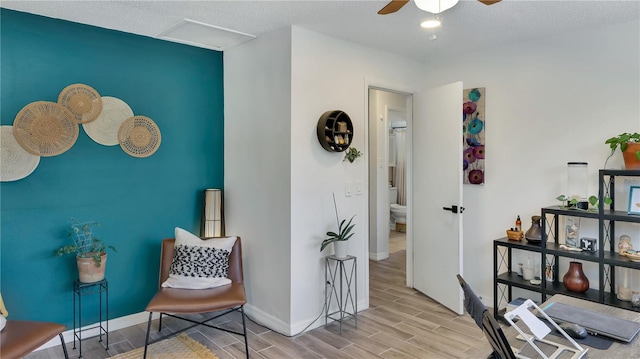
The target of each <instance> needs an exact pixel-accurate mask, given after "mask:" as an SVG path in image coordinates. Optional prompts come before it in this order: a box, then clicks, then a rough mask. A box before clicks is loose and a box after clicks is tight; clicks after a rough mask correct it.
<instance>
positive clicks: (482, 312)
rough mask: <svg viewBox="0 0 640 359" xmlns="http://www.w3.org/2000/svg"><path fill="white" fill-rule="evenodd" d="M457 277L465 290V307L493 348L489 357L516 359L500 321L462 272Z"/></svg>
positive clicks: (493, 358) (492, 358)
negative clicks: (483, 302) (495, 317)
mask: <svg viewBox="0 0 640 359" xmlns="http://www.w3.org/2000/svg"><path fill="white" fill-rule="evenodd" d="M456 277H458V282H460V286H461V287H462V290H463V291H464V308H465V309H466V310H467V312H468V313H469V315H470V316H471V318H473V320H475V322H476V324H477V325H478V327H480V329H482V332H483V333H484V336H485V337H486V338H487V340H488V341H489V344H491V347H492V348H493V353H491V355H489V357H488V358H487V359H516V355H515V354H514V353H513V350H512V349H511V345H509V341H507V337H505V335H504V332H503V331H502V328H501V327H500V325H499V324H498V322H496V320H495V319H494V318H493V316H492V315H491V314H490V313H489V310H487V307H485V306H484V304H482V302H481V301H480V299H479V298H478V296H477V295H476V294H475V293H474V292H473V290H472V289H471V287H470V286H469V284H467V282H465V280H464V279H463V278H462V277H461V276H460V274H458V275H456Z"/></svg>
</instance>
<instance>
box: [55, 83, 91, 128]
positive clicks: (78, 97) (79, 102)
mask: <svg viewBox="0 0 640 359" xmlns="http://www.w3.org/2000/svg"><path fill="white" fill-rule="evenodd" d="M58 103H59V104H61V105H62V106H64V107H66V108H67V109H68V110H69V111H71V113H72V114H73V116H74V117H75V119H76V121H78V123H89V122H91V121H93V120H95V119H96V118H98V115H100V112H101V111H102V99H101V97H100V94H99V93H98V91H96V90H95V89H94V88H93V87H91V86H87V85H84V84H73V85H69V86H67V87H65V88H64V89H63V90H62V91H60V95H58Z"/></svg>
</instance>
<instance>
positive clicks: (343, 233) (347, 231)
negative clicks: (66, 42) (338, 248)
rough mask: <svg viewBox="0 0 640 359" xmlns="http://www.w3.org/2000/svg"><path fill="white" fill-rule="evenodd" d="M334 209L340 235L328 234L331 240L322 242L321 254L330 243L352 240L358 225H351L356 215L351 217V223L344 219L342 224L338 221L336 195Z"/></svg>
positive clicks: (330, 232) (334, 196) (327, 239)
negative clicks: (354, 229)
mask: <svg viewBox="0 0 640 359" xmlns="http://www.w3.org/2000/svg"><path fill="white" fill-rule="evenodd" d="M333 207H334V208H335V211H336V222H337V223H338V233H335V232H332V231H329V232H327V236H329V238H326V239H325V240H323V241H322V244H321V245H320V252H322V251H323V250H324V249H325V248H326V247H327V246H328V245H329V244H330V243H333V242H337V241H346V240H349V238H351V237H352V236H353V235H354V233H351V230H352V229H353V227H355V226H356V225H355V223H354V224H351V222H352V221H353V218H354V217H355V215H354V216H353V217H351V219H350V220H349V222H347V220H346V219H343V220H342V222H340V220H339V219H338V206H337V205H336V195H335V193H334V194H333ZM345 222H346V224H345Z"/></svg>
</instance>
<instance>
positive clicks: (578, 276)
mask: <svg viewBox="0 0 640 359" xmlns="http://www.w3.org/2000/svg"><path fill="white" fill-rule="evenodd" d="M562 284H564V287H565V288H567V290H568V291H570V292H576V293H584V292H586V291H587V289H589V278H587V276H586V275H584V272H583V271H582V263H580V262H569V270H568V271H567V273H565V275H564V277H562Z"/></svg>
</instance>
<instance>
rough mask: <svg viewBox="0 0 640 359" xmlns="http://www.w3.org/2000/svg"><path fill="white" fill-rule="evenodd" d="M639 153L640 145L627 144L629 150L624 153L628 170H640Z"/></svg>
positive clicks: (623, 156)
mask: <svg viewBox="0 0 640 359" xmlns="http://www.w3.org/2000/svg"><path fill="white" fill-rule="evenodd" d="M637 151H640V143H627V149H626V150H625V151H624V152H622V158H624V167H625V168H626V169H628V170H640V160H638V158H637V157H636V152H637Z"/></svg>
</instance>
